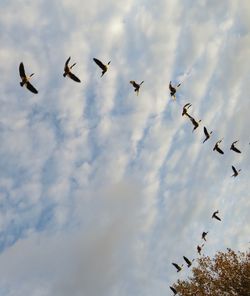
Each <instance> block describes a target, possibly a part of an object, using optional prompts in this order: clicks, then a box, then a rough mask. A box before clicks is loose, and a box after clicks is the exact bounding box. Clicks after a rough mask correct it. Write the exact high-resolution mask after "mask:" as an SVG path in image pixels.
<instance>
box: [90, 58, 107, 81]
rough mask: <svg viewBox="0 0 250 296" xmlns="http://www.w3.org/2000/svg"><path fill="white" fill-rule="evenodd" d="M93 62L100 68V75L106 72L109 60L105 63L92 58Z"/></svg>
mask: <svg viewBox="0 0 250 296" xmlns="http://www.w3.org/2000/svg"><path fill="white" fill-rule="evenodd" d="M93 60H94V62H95V63H96V64H97V65H98V66H99V67H100V68H101V69H102V75H101V77H102V76H103V75H104V74H105V73H106V72H107V70H108V66H109V65H110V63H111V61H109V62H108V63H107V65H105V64H103V63H102V62H101V61H100V60H98V59H96V58H93Z"/></svg>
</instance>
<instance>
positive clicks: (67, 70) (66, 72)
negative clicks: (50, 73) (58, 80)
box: [63, 57, 81, 82]
mask: <svg viewBox="0 0 250 296" xmlns="http://www.w3.org/2000/svg"><path fill="white" fill-rule="evenodd" d="M69 61H70V57H69V58H68V59H67V61H66V62H65V65H64V73H63V77H66V76H68V77H69V78H71V79H72V80H74V81H76V82H81V80H80V79H79V78H78V77H76V76H75V75H74V74H73V73H72V72H71V69H72V68H73V67H74V66H75V65H76V63H74V64H73V65H71V66H69Z"/></svg>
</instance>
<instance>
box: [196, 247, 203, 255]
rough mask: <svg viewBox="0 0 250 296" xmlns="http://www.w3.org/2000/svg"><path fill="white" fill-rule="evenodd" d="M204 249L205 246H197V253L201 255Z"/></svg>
mask: <svg viewBox="0 0 250 296" xmlns="http://www.w3.org/2000/svg"><path fill="white" fill-rule="evenodd" d="M203 247H204V244H202V245H201V246H199V245H198V246H197V252H198V254H199V255H201V250H202V248H203Z"/></svg>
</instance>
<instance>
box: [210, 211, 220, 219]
mask: <svg viewBox="0 0 250 296" xmlns="http://www.w3.org/2000/svg"><path fill="white" fill-rule="evenodd" d="M217 214H219V211H218V210H217V211H215V212H214V213H213V215H212V218H215V219H217V220H219V221H221V218H220V217H218V216H217Z"/></svg>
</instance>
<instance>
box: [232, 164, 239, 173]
mask: <svg viewBox="0 0 250 296" xmlns="http://www.w3.org/2000/svg"><path fill="white" fill-rule="evenodd" d="M232 170H233V172H234V173H235V174H236V175H237V174H238V172H237V170H236V168H235V167H234V166H233V165H232Z"/></svg>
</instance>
